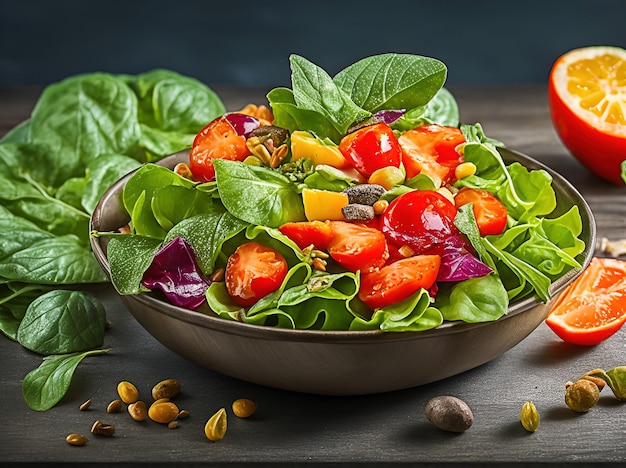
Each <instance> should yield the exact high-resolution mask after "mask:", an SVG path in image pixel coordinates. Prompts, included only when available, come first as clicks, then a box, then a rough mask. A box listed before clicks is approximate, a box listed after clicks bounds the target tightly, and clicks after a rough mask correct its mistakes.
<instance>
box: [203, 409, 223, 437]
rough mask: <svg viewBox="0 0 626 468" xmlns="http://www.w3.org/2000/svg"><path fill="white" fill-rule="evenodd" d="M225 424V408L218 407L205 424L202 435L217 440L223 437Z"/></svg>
mask: <svg viewBox="0 0 626 468" xmlns="http://www.w3.org/2000/svg"><path fill="white" fill-rule="evenodd" d="M226 426H227V421H226V409H224V408H220V409H219V410H218V411H217V413H215V414H214V415H213V416H211V418H210V419H209V420H208V421H207V423H206V424H205V426H204V435H205V436H206V438H207V439H209V440H212V441H213V442H217V441H218V440H221V439H223V438H224V435H225V434H226Z"/></svg>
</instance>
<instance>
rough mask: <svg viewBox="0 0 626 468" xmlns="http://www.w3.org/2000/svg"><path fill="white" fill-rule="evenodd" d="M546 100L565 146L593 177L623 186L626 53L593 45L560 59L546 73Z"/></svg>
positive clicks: (625, 148)
mask: <svg viewBox="0 0 626 468" xmlns="http://www.w3.org/2000/svg"><path fill="white" fill-rule="evenodd" d="M548 102H549V105H550V116H551V118H552V122H553V124H554V127H555V129H556V131H557V134H558V135H559V137H560V138H561V141H562V142H563V144H564V145H565V147H566V148H567V149H568V150H569V151H570V152H571V153H572V154H573V155H574V156H575V157H576V158H577V159H578V160H579V161H580V162H581V163H582V164H583V165H584V166H585V167H586V168H587V169H589V170H590V171H591V172H593V173H594V174H596V175H597V176H599V177H602V178H603V179H606V180H608V181H611V182H613V183H615V184H624V181H623V180H622V178H621V176H620V164H621V162H622V161H623V160H625V159H626V50H624V49H621V48H619V47H612V46H593V47H583V48H580V49H574V50H571V51H569V52H567V53H566V54H564V55H562V56H561V57H559V58H558V59H557V60H556V62H555V63H554V65H553V67H552V70H551V71H550V78H549V82H548Z"/></svg>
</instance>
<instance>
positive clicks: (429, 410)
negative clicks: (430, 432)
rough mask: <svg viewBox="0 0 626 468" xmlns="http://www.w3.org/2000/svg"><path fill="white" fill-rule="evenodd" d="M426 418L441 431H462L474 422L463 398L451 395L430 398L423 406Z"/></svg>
mask: <svg viewBox="0 0 626 468" xmlns="http://www.w3.org/2000/svg"><path fill="white" fill-rule="evenodd" d="M424 412H425V414H426V418H427V419H428V420H429V421H430V422H431V423H433V425H434V426H435V427H437V428H439V429H441V430H442V431H448V432H464V431H466V430H468V429H469V428H470V427H471V426H472V424H473V423H474V415H473V413H472V410H471V409H470V407H469V406H468V404H467V403H465V402H464V401H463V400H461V399H459V398H457V397H453V396H448V395H446V396H438V397H434V398H432V399H431V400H430V401H429V402H428V403H426V406H425V407H424Z"/></svg>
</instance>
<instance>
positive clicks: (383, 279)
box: [359, 255, 441, 310]
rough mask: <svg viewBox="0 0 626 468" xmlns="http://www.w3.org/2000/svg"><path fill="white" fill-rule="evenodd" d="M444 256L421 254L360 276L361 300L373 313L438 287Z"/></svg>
mask: <svg viewBox="0 0 626 468" xmlns="http://www.w3.org/2000/svg"><path fill="white" fill-rule="evenodd" d="M440 265H441V257H439V255H418V256H415V257H408V258H404V259H402V260H398V261H396V262H393V263H390V264H388V265H385V266H384V267H382V268H381V269H379V270H376V271H373V272H371V273H366V274H364V275H362V276H361V287H360V289H359V299H361V301H363V302H364V303H365V305H367V306H368V307H369V308H370V309H372V310H374V309H377V308H380V307H385V306H388V305H391V304H395V303H396V302H400V301H403V300H404V299H407V298H408V297H410V296H412V295H413V294H415V293H416V292H418V291H419V290H420V289H421V288H424V289H429V288H430V287H432V285H433V284H435V280H436V279H437V273H438V272H439V266H440Z"/></svg>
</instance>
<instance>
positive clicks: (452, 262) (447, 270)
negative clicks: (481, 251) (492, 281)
mask: <svg viewBox="0 0 626 468" xmlns="http://www.w3.org/2000/svg"><path fill="white" fill-rule="evenodd" d="M492 271H493V270H492V269H491V268H489V267H488V266H487V265H485V264H484V263H483V262H481V261H480V260H478V259H477V258H476V257H474V256H473V255H472V254H470V253H468V252H464V251H463V250H456V249H455V250H451V251H448V252H446V253H445V254H443V255H442V256H441V266H440V267H439V274H438V275H437V281H441V282H450V281H463V280H466V279H470V278H479V277H481V276H486V275H488V274H489V273H491V272H492Z"/></svg>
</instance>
